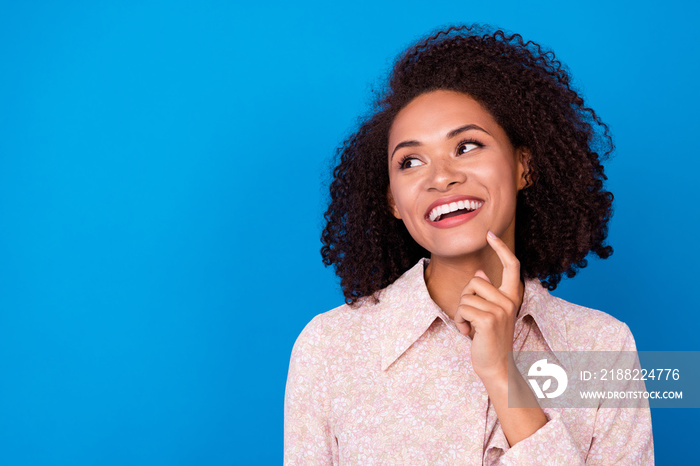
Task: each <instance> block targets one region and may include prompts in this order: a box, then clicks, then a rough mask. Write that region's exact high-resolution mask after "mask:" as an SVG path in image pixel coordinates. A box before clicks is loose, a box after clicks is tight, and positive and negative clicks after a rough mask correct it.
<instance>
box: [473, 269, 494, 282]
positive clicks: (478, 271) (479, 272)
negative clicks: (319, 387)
mask: <svg viewBox="0 0 700 466" xmlns="http://www.w3.org/2000/svg"><path fill="white" fill-rule="evenodd" d="M474 276H475V277H479V278H482V279H484V280H486V281H487V282H489V283H491V280H489V277H488V276H487V275H486V273H485V272H484V271H483V270H481V269H479V270H477V271H476V273H475V274H474Z"/></svg>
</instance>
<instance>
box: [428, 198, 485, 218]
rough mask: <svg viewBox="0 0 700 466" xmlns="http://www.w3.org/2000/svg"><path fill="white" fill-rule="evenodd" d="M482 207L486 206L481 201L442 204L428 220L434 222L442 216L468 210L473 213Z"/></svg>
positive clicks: (431, 212) (433, 211)
mask: <svg viewBox="0 0 700 466" xmlns="http://www.w3.org/2000/svg"><path fill="white" fill-rule="evenodd" d="M482 205H484V203H483V202H480V201H457V202H450V203H449V204H442V205H439V206H437V207H435V208H434V209H433V210H431V211H430V214H429V215H428V218H429V219H430V221H432V222H434V221H435V220H437V218H438V217H440V216H441V215H445V214H449V213H450V212H455V211H457V210H462V209H466V210H468V211H470V212H471V211H473V210H476V209H478V208H479V207H481V206H482Z"/></svg>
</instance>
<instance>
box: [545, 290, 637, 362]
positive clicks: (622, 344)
mask: <svg viewBox="0 0 700 466" xmlns="http://www.w3.org/2000/svg"><path fill="white" fill-rule="evenodd" d="M537 294H538V295H539V298H540V299H539V303H538V304H539V307H540V308H541V309H538V310H539V312H538V314H537V316H536V317H535V320H536V321H537V323H538V325H542V324H543V325H544V326H546V327H548V330H550V331H551V332H553V333H557V334H558V335H559V336H560V337H562V338H564V340H565V343H564V346H566V349H568V350H570V351H620V350H628V351H629V350H634V349H635V343H634V337H633V336H632V332H631V331H630V329H629V327H628V326H627V324H625V323H624V322H622V321H620V320H618V319H616V318H615V317H613V316H611V315H610V314H607V313H605V312H603V311H599V310H597V309H591V308H589V307H585V306H581V305H578V304H574V303H570V302H568V301H566V300H564V299H562V298H558V297H556V296H553V295H552V294H550V293H549V291H547V290H546V289H544V288H542V287H540V290H538V292H537Z"/></svg>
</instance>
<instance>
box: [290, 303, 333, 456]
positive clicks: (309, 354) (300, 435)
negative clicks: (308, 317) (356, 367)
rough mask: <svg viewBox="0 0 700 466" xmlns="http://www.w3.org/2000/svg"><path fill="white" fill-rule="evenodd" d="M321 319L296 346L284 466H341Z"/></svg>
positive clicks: (308, 326)
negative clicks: (332, 415)
mask: <svg viewBox="0 0 700 466" xmlns="http://www.w3.org/2000/svg"><path fill="white" fill-rule="evenodd" d="M324 341H328V339H327V338H323V331H322V325H321V319H320V316H316V317H315V318H314V319H313V320H312V321H311V322H309V324H308V325H307V326H306V327H305V328H304V330H302V332H301V334H300V335H299V337H298V338H297V341H296V342H295V343H294V348H293V349H292V355H291V359H290V362H289V372H288V374H287V387H286V390H285V398H284V464H285V465H290V466H291V465H329V464H334V463H335V464H337V454H338V451H337V450H338V443H337V441H336V439H335V437H334V436H333V434H332V429H331V424H330V394H329V389H330V384H329V376H328V360H327V358H326V357H325V355H324V349H323V343H324Z"/></svg>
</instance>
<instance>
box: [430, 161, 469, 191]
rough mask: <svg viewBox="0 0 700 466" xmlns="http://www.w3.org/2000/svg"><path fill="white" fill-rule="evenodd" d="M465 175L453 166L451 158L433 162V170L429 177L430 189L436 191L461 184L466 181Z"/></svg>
mask: <svg viewBox="0 0 700 466" xmlns="http://www.w3.org/2000/svg"><path fill="white" fill-rule="evenodd" d="M466 179H467V175H466V173H464V172H463V171H461V170H458V169H457V167H455V166H454V162H453V161H452V160H444V161H439V160H436V161H435V163H433V172H432V176H431V178H430V189H434V190H436V191H447V190H448V189H450V188H451V187H453V186H454V185H459V184H462V183H464V182H465V181H466Z"/></svg>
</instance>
